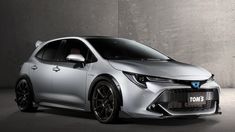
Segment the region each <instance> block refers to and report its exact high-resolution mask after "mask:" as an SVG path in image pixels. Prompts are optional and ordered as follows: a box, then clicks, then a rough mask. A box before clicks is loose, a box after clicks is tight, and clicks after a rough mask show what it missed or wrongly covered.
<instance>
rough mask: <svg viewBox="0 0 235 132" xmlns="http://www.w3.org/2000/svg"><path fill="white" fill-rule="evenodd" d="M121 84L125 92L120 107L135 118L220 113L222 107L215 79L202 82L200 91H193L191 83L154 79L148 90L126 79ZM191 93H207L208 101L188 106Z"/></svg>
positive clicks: (148, 85)
mask: <svg viewBox="0 0 235 132" xmlns="http://www.w3.org/2000/svg"><path fill="white" fill-rule="evenodd" d="M128 81H129V80H128ZM120 84H121V88H122V94H123V106H122V109H121V110H122V112H124V113H125V114H127V115H129V116H130V117H132V118H169V117H178V116H192V115H193V116H195V115H196V116H207V115H214V114H221V111H220V107H219V95H220V87H219V85H218V84H217V83H216V82H214V81H213V82H208V83H205V84H203V85H202V86H201V88H200V89H198V90H193V89H192V88H191V87H190V86H187V85H182V84H158V83H154V82H151V83H147V89H141V88H139V87H138V86H136V85H135V84H133V83H132V82H131V83H130V82H127V81H124V82H122V83H120ZM122 84H123V85H122ZM175 92H176V93H175ZM177 92H178V93H177ZM189 92H206V94H207V96H206V104H204V105H201V106H193V107H186V106H187V93H189Z"/></svg>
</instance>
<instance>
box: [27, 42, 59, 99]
mask: <svg viewBox="0 0 235 132" xmlns="http://www.w3.org/2000/svg"><path fill="white" fill-rule="evenodd" d="M60 44H61V40H56V41H53V42H50V43H48V44H46V45H45V46H44V47H42V48H41V49H40V50H39V52H38V53H37V54H36V56H35V58H36V61H34V63H32V64H31V69H30V78H31V81H32V85H33V87H34V90H35V93H37V94H36V98H37V99H39V100H40V101H54V99H55V98H56V96H55V94H54V90H53V87H52V78H53V76H52V75H53V73H54V71H53V68H54V67H55V66H56V55H57V53H58V49H59V47H60Z"/></svg>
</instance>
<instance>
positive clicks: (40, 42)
mask: <svg viewBox="0 0 235 132" xmlns="http://www.w3.org/2000/svg"><path fill="white" fill-rule="evenodd" d="M42 43H43V41H40V40H38V41H37V42H36V43H35V47H36V48H37V47H38V46H40V45H41V44H42Z"/></svg>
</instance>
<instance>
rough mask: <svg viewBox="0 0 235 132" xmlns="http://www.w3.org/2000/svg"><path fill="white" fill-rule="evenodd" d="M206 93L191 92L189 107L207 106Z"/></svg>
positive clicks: (189, 94)
mask: <svg viewBox="0 0 235 132" xmlns="http://www.w3.org/2000/svg"><path fill="white" fill-rule="evenodd" d="M206 95H207V94H206V92H190V93H188V106H191V107H193V106H194V107H197V106H202V105H204V104H206V98H207V97H206Z"/></svg>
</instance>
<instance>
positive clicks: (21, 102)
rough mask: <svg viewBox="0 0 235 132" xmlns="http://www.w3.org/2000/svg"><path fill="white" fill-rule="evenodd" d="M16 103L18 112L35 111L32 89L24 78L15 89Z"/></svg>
mask: <svg viewBox="0 0 235 132" xmlns="http://www.w3.org/2000/svg"><path fill="white" fill-rule="evenodd" d="M15 94H16V99H15V101H16V103H17V105H18V108H19V109H20V111H23V112H32V111H36V110H37V108H38V107H37V106H36V105H35V102H34V95H33V89H32V85H31V83H30V81H29V80H28V79H26V78H21V79H19V81H18V82H17V84H16V87H15Z"/></svg>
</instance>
